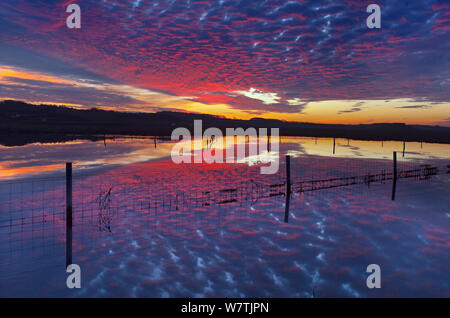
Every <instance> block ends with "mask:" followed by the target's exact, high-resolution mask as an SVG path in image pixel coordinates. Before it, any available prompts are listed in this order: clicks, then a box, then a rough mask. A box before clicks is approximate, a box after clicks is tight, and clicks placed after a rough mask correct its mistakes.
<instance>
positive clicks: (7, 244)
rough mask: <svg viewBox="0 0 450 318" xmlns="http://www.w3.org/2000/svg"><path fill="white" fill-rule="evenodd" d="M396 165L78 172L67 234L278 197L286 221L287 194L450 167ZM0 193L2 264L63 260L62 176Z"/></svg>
mask: <svg viewBox="0 0 450 318" xmlns="http://www.w3.org/2000/svg"><path fill="white" fill-rule="evenodd" d="M396 166H397V167H396V170H394V165H393V161H389V160H381V159H380V160H375V159H371V160H367V159H361V160H355V158H339V159H330V158H327V157H317V156H299V157H292V158H291V162H290V171H289V172H287V170H288V169H287V167H286V161H285V160H282V161H281V162H280V166H279V171H278V173H276V174H273V175H262V174H260V166H259V165H250V166H248V165H246V164H241V165H235V166H234V167H233V168H232V169H224V166H221V165H203V166H201V167H198V166H197V165H181V166H177V165H173V164H169V163H167V164H164V163H161V164H158V163H156V164H155V166H153V167H152V169H150V170H149V168H148V167H147V166H143V167H142V168H141V169H136V168H134V169H133V170H127V169H122V170H119V171H116V170H112V171H108V172H105V173H101V174H97V175H90V174H86V173H77V171H76V169H75V171H74V174H73V189H72V194H73V195H72V197H73V202H72V204H73V211H72V223H71V235H72V234H73V235H74V236H76V235H77V233H83V238H84V239H86V240H91V241H93V240H100V239H101V238H99V237H98V236H97V235H96V234H95V233H96V232H97V233H98V232H105V233H111V232H112V231H113V226H114V223H115V222H117V220H119V222H121V223H129V222H134V221H135V220H136V218H140V217H144V216H145V217H148V216H149V215H152V217H151V218H150V219H149V220H150V223H151V226H153V227H154V228H156V227H158V225H159V221H158V218H157V215H158V214H163V213H165V214H167V213H169V214H168V215H170V217H171V218H172V219H170V220H169V224H172V225H173V227H174V230H177V231H182V230H183V229H182V228H181V227H182V224H184V223H183V222H180V219H181V218H183V217H184V216H183V211H186V210H192V209H194V210H198V211H199V214H198V215H199V217H201V218H206V217H208V215H207V213H206V214H205V213H202V212H205V211H207V210H208V208H210V207H211V206H225V205H232V204H234V205H241V206H242V205H245V204H253V203H256V202H259V201H262V200H279V201H280V202H282V203H283V204H284V205H285V206H286V216H285V219H284V220H285V222H288V215H289V201H288V200H289V199H290V192H292V194H293V195H298V194H302V193H312V192H315V191H322V192H323V191H330V190H332V189H336V188H349V187H358V186H359V187H361V186H362V187H371V186H372V185H377V184H389V185H391V184H393V181H394V178H397V179H398V180H402V179H405V180H410V181H425V182H426V181H427V180H430V178H432V177H433V176H437V175H443V174H444V175H445V174H448V173H449V166H448V165H437V164H429V163H417V162H412V161H407V160H402V159H401V157H399V160H398V161H397V165H396ZM289 183H290V187H289ZM376 191H381V190H380V188H378V189H377V190H376ZM382 191H384V192H385V193H384V194H385V195H386V197H390V196H391V193H390V191H391V188H390V187H388V189H386V187H384V188H383V190H382ZM0 198H1V201H0V211H1V213H0V238H1V242H2V244H3V246H4V248H3V249H2V250H1V252H0V254H2V255H1V257H0V258H1V259H2V261H1V263H0V267H1V265H5V264H12V263H13V262H14V260H15V257H16V256H17V257H19V256H20V255H23V254H27V255H30V262H33V261H35V260H36V259H39V260H43V259H46V258H49V257H51V256H54V257H58V258H60V257H61V251H63V250H64V247H65V245H66V243H67V236H66V234H67V221H68V220H67V216H66V208H67V206H66V177H65V176H64V175H62V176H57V177H53V178H35V179H31V180H16V181H7V182H0ZM210 217H211V216H210ZM214 217H217V216H214ZM219 221H220V220H219ZM180 224H181V225H180ZM166 225H167V224H166ZM149 228H150V229H151V227H149ZM149 228H147V229H149ZM166 230H167V229H166ZM72 231H73V233H72Z"/></svg>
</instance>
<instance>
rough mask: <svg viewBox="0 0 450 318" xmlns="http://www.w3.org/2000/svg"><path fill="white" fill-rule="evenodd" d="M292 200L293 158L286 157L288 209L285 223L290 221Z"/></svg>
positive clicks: (285, 214) (286, 209)
mask: <svg viewBox="0 0 450 318" xmlns="http://www.w3.org/2000/svg"><path fill="white" fill-rule="evenodd" d="M290 199H291V156H286V207H285V211H284V222H285V223H288V221H289V205H290Z"/></svg>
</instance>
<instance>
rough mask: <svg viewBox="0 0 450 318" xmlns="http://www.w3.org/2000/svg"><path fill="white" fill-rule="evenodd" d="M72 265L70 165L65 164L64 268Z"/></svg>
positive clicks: (68, 163)
mask: <svg viewBox="0 0 450 318" xmlns="http://www.w3.org/2000/svg"><path fill="white" fill-rule="evenodd" d="M70 264H72V163H71V162H67V163H66V267H67V266H69V265H70Z"/></svg>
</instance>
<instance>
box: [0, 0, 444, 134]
mask: <svg viewBox="0 0 450 318" xmlns="http://www.w3.org/2000/svg"><path fill="white" fill-rule="evenodd" d="M73 3H75V4H78V5H79V6H80V8H81V28H80V29H69V28H68V27H67V25H66V19H67V17H68V16H69V15H70V13H67V12H66V8H67V6H68V5H70V4H73ZM371 3H376V4H378V5H379V6H380V7H381V28H379V29H377V28H373V29H370V28H368V27H367V25H366V19H367V17H368V16H369V15H370V13H367V12H366V8H367V6H368V5H369V4H371ZM2 99H17V100H23V101H27V102H31V103H50V104H56V105H61V104H64V105H69V106H73V107H77V108H91V107H98V108H103V109H112V110H118V111H143V112H154V111H161V110H172V111H185V112H199V113H207V114H214V115H221V116H226V117H228V118H241V119H249V118H253V117H263V118H276V119H282V120H289V121H304V122H317V123H349V124H353V123H375V122H404V123H409V124H427V125H443V126H450V2H448V1H447V0H421V1H415V0H414V1H407V0H403V1H401V0H389V1H381V0H370V1H364V0H320V1H319V0H298V1H284V0H283V1H282V0H271V1H263V0H242V1H241V0H217V1H212V0H211V1H208V0H199V1H194V0H180V1H177V0H170V1H146V0H133V1H126V0H120V1H111V0H97V1H94V0H90V1H87V0H66V1H52V0H45V1H30V0H2V1H1V3H0V100H2Z"/></svg>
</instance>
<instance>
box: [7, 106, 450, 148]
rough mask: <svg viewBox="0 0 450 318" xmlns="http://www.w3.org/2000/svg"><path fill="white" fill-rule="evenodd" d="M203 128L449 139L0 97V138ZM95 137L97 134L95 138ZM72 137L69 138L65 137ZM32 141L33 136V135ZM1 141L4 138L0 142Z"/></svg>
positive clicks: (438, 131)
mask: <svg viewBox="0 0 450 318" xmlns="http://www.w3.org/2000/svg"><path fill="white" fill-rule="evenodd" d="M195 119H201V120H202V121H203V129H206V128H208V127H217V128H219V129H221V130H223V132H224V134H225V129H226V128H237V127H242V128H248V127H254V128H279V129H280V135H283V136H306V137H336V138H351V139H361V140H400V141H424V142H437V143H450V127H440V126H425V125H405V124H402V123H398V124H383V123H381V124H365V125H338V124H312V123H301V122H288V121H281V120H275V119H262V118H253V119H250V120H237V119H227V118H223V117H220V116H212V115H205V114H193V113H182V112H169V111H163V112H157V113H131V112H116V111H105V110H100V109H95V108H93V109H89V110H79V109H74V108H70V107H65V106H53V105H32V104H27V103H24V102H20V101H10V100H7V101H3V102H0V143H3V141H5V140H9V141H12V140H13V139H14V138H20V137H19V136H18V135H22V136H29V137H30V138H32V139H39V138H44V139H48V140H54V139H56V140H58V139H61V140H65V139H66V137H64V136H66V135H71V136H78V137H81V136H84V137H85V138H90V139H94V140H95V139H97V138H98V135H136V136H138V135H139V136H170V135H171V134H172V131H173V129H174V128H177V127H186V128H188V129H189V130H191V132H192V134H193V126H194V120H195ZM95 136H97V137H95ZM71 138H75V137H71ZM34 141H38V140H34ZM3 144H4V143H3Z"/></svg>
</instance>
